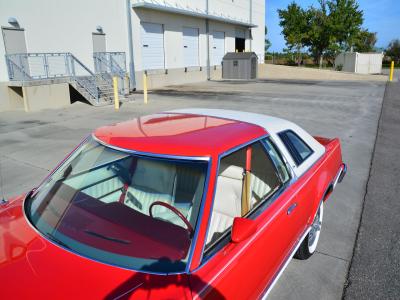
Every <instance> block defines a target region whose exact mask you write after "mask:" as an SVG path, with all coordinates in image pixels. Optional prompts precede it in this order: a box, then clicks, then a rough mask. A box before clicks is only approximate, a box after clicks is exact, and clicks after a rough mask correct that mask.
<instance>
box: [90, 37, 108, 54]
mask: <svg viewBox="0 0 400 300" xmlns="http://www.w3.org/2000/svg"><path fill="white" fill-rule="evenodd" d="M92 41H93V52H106V35H105V34H104V33H97V32H93V33H92Z"/></svg>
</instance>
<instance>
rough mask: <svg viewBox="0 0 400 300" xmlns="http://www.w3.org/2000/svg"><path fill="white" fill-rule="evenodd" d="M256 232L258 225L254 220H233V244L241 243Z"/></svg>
mask: <svg viewBox="0 0 400 300" xmlns="http://www.w3.org/2000/svg"><path fill="white" fill-rule="evenodd" d="M256 231H257V225H256V223H255V222H254V221H253V220H249V219H246V218H239V217H237V218H235V219H234V220H233V225H232V232H231V240H232V242H233V243H240V242H241V241H244V240H245V239H247V238H248V237H250V236H252V235H253V234H254V233H255V232H256Z"/></svg>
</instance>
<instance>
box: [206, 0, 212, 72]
mask: <svg viewBox="0 0 400 300" xmlns="http://www.w3.org/2000/svg"><path fill="white" fill-rule="evenodd" d="M206 13H207V19H206V37H207V43H206V44H207V80H210V79H211V74H210V24H209V20H208V0H206Z"/></svg>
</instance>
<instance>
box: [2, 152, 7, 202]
mask: <svg viewBox="0 0 400 300" xmlns="http://www.w3.org/2000/svg"><path fill="white" fill-rule="evenodd" d="M1 159H2V157H1V156H0V192H1V195H0V205H1V204H5V203H7V202H8V201H7V200H6V198H5V197H4V185H3V174H2V173H1Z"/></svg>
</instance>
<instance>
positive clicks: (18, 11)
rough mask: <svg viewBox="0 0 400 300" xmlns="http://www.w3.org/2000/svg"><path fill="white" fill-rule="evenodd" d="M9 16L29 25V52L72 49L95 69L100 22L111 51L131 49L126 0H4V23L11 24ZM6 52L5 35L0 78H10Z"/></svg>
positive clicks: (0, 8)
mask: <svg viewBox="0 0 400 300" xmlns="http://www.w3.org/2000/svg"><path fill="white" fill-rule="evenodd" d="M77 8H79V9H77ZM9 17H15V18H16V19H17V20H18V21H19V24H20V26H21V27H22V28H24V29H25V38H26V44H27V51H28V52H72V53H73V54H74V55H75V56H76V57H77V58H78V59H79V60H81V61H82V62H83V63H84V64H86V65H87V66H89V67H90V68H91V69H92V70H93V68H94V67H93V58H92V51H93V46H92V32H95V31H96V26H98V25H100V26H102V27H103V30H104V32H105V34H106V43H107V51H124V52H128V48H127V47H128V44H127V26H126V24H127V22H126V10H125V1H124V0H114V1H110V0H85V1H82V0H68V1H61V0H38V1H32V0H18V1H7V0H1V1H0V25H1V26H6V27H9V26H10V25H9V24H8V23H7V21H8V18H9ZM4 54H5V50H4V43H3V39H2V38H1V41H0V81H6V80H8V75H7V69H6V65H5V59H4Z"/></svg>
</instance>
